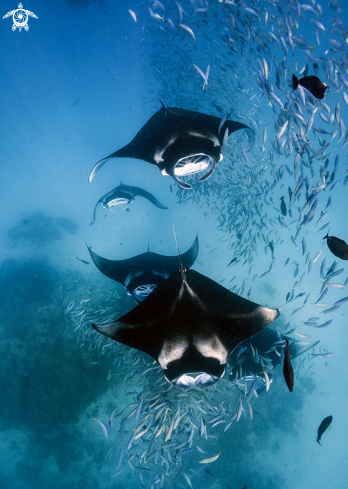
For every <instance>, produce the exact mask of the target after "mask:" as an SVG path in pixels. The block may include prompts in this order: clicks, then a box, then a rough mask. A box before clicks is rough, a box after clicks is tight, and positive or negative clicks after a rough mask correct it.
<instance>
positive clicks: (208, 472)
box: [204, 469, 215, 477]
mask: <svg viewBox="0 0 348 489" xmlns="http://www.w3.org/2000/svg"><path fill="white" fill-rule="evenodd" d="M204 470H205V472H206V473H207V474H209V475H211V476H212V477H215V476H214V475H213V474H212V473H211V472H210V470H209V469H204Z"/></svg>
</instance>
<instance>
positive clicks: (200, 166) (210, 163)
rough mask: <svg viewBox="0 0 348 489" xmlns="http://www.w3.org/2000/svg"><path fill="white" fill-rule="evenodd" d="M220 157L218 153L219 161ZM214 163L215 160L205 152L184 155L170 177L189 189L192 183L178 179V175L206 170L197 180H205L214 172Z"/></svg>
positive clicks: (188, 174) (183, 175) (185, 175)
mask: <svg viewBox="0 0 348 489" xmlns="http://www.w3.org/2000/svg"><path fill="white" fill-rule="evenodd" d="M222 158H223V156H222V154H220V160H219V161H221V160H222ZM216 165H217V161H216V160H215V159H214V158H213V157H212V156H209V155H206V154H205V153H197V154H194V155H189V156H184V157H183V158H180V160H179V161H178V162H177V163H176V165H175V167H174V171H173V173H172V177H173V178H174V180H175V181H176V183H177V184H178V185H180V187H182V188H185V189H187V190H189V189H191V188H192V185H190V184H189V183H187V182H184V181H183V180H180V178H179V177H187V176H190V175H194V174H196V173H201V172H203V171H205V170H207V171H206V172H205V173H204V174H203V175H202V176H201V177H199V178H198V182H204V180H207V179H208V178H209V177H210V176H211V175H212V174H213V173H214V170H215V167H216Z"/></svg>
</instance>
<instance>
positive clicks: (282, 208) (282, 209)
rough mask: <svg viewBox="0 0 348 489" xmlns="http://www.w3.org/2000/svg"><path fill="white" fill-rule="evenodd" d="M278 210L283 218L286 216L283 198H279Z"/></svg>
mask: <svg viewBox="0 0 348 489" xmlns="http://www.w3.org/2000/svg"><path fill="white" fill-rule="evenodd" d="M280 210H281V211H282V214H283V216H286V215H287V211H286V204H285V202H284V197H280Z"/></svg>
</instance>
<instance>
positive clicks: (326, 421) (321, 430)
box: [317, 416, 332, 447]
mask: <svg viewBox="0 0 348 489" xmlns="http://www.w3.org/2000/svg"><path fill="white" fill-rule="evenodd" d="M331 423H332V416H328V417H327V418H325V419H323V421H322V422H321V423H320V426H319V428H318V436H317V442H318V443H319V445H320V446H321V447H322V446H323V445H322V444H321V443H320V440H321V437H322V436H323V434H324V433H325V431H326V430H327V429H328V427H329V426H330V424H331Z"/></svg>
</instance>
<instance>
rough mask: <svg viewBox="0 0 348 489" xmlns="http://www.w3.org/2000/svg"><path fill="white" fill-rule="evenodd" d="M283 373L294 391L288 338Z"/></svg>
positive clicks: (290, 388)
mask: <svg viewBox="0 0 348 489" xmlns="http://www.w3.org/2000/svg"><path fill="white" fill-rule="evenodd" d="M283 375H284V379H285V382H286V385H287V386H288V389H289V391H290V392H292V391H293V390H294V371H293V369H292V365H291V361H290V351H289V342H288V340H287V339H286V348H285V355H284V365H283ZM324 431H325V430H324Z"/></svg>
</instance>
